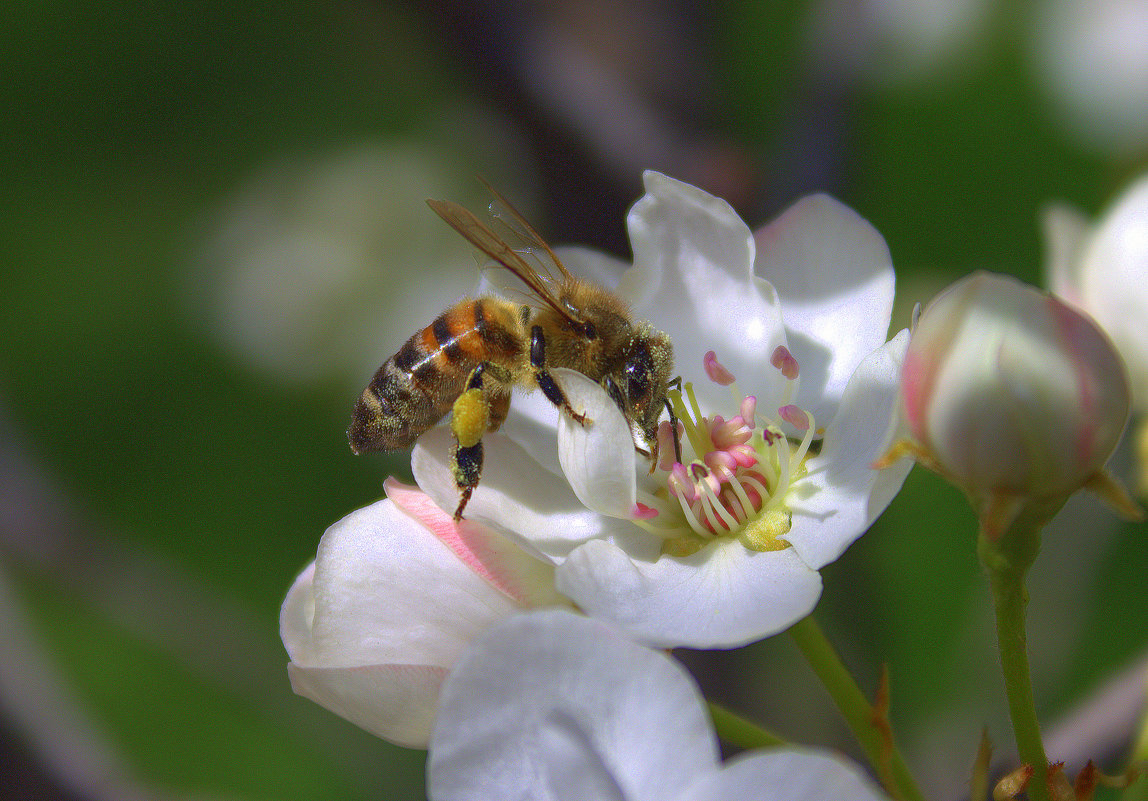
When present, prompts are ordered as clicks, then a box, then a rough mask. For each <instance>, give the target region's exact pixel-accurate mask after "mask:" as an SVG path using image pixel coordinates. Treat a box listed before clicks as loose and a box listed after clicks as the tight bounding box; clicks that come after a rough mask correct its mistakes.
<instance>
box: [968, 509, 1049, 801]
mask: <svg viewBox="0 0 1148 801" xmlns="http://www.w3.org/2000/svg"><path fill="white" fill-rule="evenodd" d="M1039 549H1040V527H1039V526H1038V525H1027V524H1026V521H1023V520H1018V521H1017V522H1015V523H1014V524H1013V525H1012V526H1011V527H1010V528H1009V530H1008V531H1006V532H1005V533H1004V534H1002V535H1000V537H999V539H998V540H995V541H994V540H993V539H991V538H990V537H989V536H988V535H987V534H986V533H985V531H984V530H983V529H982V531H981V534H980V537H979V540H978V544H977V552H978V554H979V555H980V557H981V562H982V563H983V564H984V566H985V569H986V570H987V571H988V574H989V588H990V590H991V591H992V598H993V606H994V607H995V610H996V618H997V644H998V647H999V649H1000V658H1001V672H1002V674H1003V676H1004V683H1005V694H1006V695H1007V696H1008V709H1009V717H1011V718H1012V728H1013V736H1014V737H1015V738H1016V749H1017V753H1018V754H1019V755H1020V759H1021V762H1023V763H1025V764H1027V765H1030V766H1031V767H1032V769H1033V774H1032V780H1031V781H1030V782H1029V784H1028V789H1027V794H1028V798H1029V799H1030V801H1050V799H1051V795H1050V793H1049V788H1048V757H1047V756H1046V755H1045V752H1044V742H1043V741H1042V739H1041V735H1040V723H1039V722H1038V721H1037V717H1036V705H1035V703H1034V701H1033V694H1032V676H1031V672H1030V670H1029V665H1028V644H1027V636H1026V634H1025V605H1026V604H1027V603H1028V592H1027V590H1026V589H1025V584H1024V578H1025V575H1026V574H1027V573H1028V569H1029V567H1031V565H1032V563H1033V560H1035V559H1036V554H1037V552H1038V551H1039Z"/></svg>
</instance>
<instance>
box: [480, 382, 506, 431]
mask: <svg viewBox="0 0 1148 801" xmlns="http://www.w3.org/2000/svg"><path fill="white" fill-rule="evenodd" d="M487 401H488V406H489V409H490V421H489V422H488V423H487V424H486V430H487V431H497V430H498V429H499V428H501V427H502V424H503V423H504V422H506V415H508V414H509V413H510V393H509V392H506V391H505V390H493V391H491V392H490V394H489V395H488V397H487Z"/></svg>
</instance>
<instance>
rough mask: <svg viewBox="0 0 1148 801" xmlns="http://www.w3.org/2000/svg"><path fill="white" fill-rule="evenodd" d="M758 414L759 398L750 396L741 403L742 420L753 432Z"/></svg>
mask: <svg viewBox="0 0 1148 801" xmlns="http://www.w3.org/2000/svg"><path fill="white" fill-rule="evenodd" d="M756 414H757V398H755V397H754V396H753V395H750V396H748V397H746V398H744V399H743V400H742V402H741V419H742V420H745V421H746V425H747V426H749V429H750V430H751V431H752V430H753V426H754V416H755V415H756Z"/></svg>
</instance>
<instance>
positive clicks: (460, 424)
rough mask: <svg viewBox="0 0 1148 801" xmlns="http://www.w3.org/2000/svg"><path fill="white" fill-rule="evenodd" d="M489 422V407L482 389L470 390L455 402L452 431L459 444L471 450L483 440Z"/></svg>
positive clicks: (451, 424)
mask: <svg viewBox="0 0 1148 801" xmlns="http://www.w3.org/2000/svg"><path fill="white" fill-rule="evenodd" d="M488 421H489V407H488V406H487V403H486V400H485V399H484V398H483V397H482V390H481V389H477V388H476V389H468V390H467V391H466V392H464V393H462V394H461V395H459V396H458V400H456V401H455V402H454V416H453V417H452V418H451V421H450V430H451V431H452V432H454V436H455V438H456V439H457V440H458V444H459V446H460V447H463V448H470V447H472V446H474V445H475V444H477V443H478V441H479V440H480V439H482V435H483V434H484V433H486V424H487V422H488Z"/></svg>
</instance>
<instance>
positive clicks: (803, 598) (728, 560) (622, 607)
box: [556, 540, 821, 648]
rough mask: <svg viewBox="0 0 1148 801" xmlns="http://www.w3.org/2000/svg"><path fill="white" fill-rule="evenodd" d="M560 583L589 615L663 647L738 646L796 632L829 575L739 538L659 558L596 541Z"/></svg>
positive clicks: (563, 569)
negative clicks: (757, 548)
mask: <svg viewBox="0 0 1148 801" xmlns="http://www.w3.org/2000/svg"><path fill="white" fill-rule="evenodd" d="M556 581H557V583H558V588H559V591H560V592H562V593H563V594H565V595H567V596H569V597H570V598H572V599H573V600H574V602H575V603H577V604H578V606H579V607H581V608H582V609H584V610H585V611H586V613H587V614H589V615H591V616H592V617H597V618H601V619H603V620H609V621H611V622H613V623H615V624H616V625H618V626H619V627H621V628H623V629H625V630H626V631H627V632H629V633H630V634H632V635H633V636H635V637H636V638H638V639H639V640H641V641H642V642H645V643H647V644H649V645H653V646H657V647H662V648H672V647H677V646H686V647H690V648H736V647H739V646H742V645H745V644H746V643H750V642H754V641H755V640H760V639H762V638H764V637H768V636H769V635H771V634H776V633H777V632H779V631H783V630H785V629H787V628H789V626H790V625H792V624H793V623H794V622H796V621H798V620H800V619H801V618H803V617H805V616H806V615H808V614H809V613H810V612H811V611H813V607H814V606H816V605H817V599H818V598H819V597H820V595H821V576H820V575H819V574H818V573H817V572H816V571H814V570H811V569H809V567H807V566H806V565H805V563H804V562H802V561H801V559H800V558H799V557H798V555H797V554H796V553H795V552H794V550H793V549H792V548H786V549H785V550H781V551H771V552H765V553H762V552H757V551H750V550H747V549H746V548H745V547H744V546H743V545H742V544H741V543H739V542H735V541H731V540H719V541H715V542H714V543H713V544H711V545H710V546H708V547H706V548H704V549H702V550H701V551H699V552H697V553H695V554H693V555H691V556H687V557H671V556H662V557H661V558H659V559H657V560H656V561H647V560H640V559H635V558H633V557H632V556H631V555H630V554H628V553H626V552H625V551H624V550H622V549H621V548H618V547H617V546H615V545H613V544H611V543H607V542H600V541H595V542H588V543H586V544H585V545H583V546H582V547H580V548H578V549H576V550H575V551H574V552H573V553H571V554H570V557H569V558H568V559H567V560H566V561H565V562H564V563H563V564H562V565H561V566H560V567H559V568H558V570H557V573H556Z"/></svg>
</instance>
